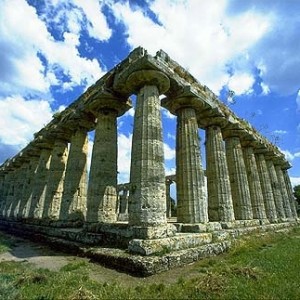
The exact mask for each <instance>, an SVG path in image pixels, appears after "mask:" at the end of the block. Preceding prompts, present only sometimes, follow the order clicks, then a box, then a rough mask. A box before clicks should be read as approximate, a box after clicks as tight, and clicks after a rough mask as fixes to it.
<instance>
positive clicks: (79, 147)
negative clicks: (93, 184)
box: [59, 129, 88, 221]
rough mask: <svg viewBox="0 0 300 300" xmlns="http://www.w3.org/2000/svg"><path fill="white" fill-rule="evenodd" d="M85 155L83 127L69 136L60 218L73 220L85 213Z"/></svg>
mask: <svg viewBox="0 0 300 300" xmlns="http://www.w3.org/2000/svg"><path fill="white" fill-rule="evenodd" d="M87 157H88V137H87V132H86V130H85V129H81V130H77V131H76V133H75V134H74V135H73V137H72V138H71V144H70V150H69V156H68V162H67V168H66V175H65V180H64V188H63V197H62V202H61V208H60V213H59V219H61V220H74V221H75V220H78V219H83V218H84V216H85V215H86V199H87Z"/></svg>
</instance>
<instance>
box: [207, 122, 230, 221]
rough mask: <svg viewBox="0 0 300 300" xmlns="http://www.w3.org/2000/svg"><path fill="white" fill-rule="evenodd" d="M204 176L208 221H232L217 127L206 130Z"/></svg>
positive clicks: (221, 140) (224, 159)
mask: <svg viewBox="0 0 300 300" xmlns="http://www.w3.org/2000/svg"><path fill="white" fill-rule="evenodd" d="M206 175H207V190H208V217H209V220H210V221H224V222H231V221H234V211H233V203H232V196H231V188H230V181H229V173H228V168H227V161H226V154H225V147H224V143H223V138H222V132H221V128H220V127H219V126H209V127H208V128H206Z"/></svg>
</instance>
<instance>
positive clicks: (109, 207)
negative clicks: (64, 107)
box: [86, 94, 129, 223]
mask: <svg viewBox="0 0 300 300" xmlns="http://www.w3.org/2000/svg"><path fill="white" fill-rule="evenodd" d="M127 109H129V106H128V104H127V102H124V100H123V99H120V98H117V97H114V96H113V95H109V94H108V95H98V96H97V98H95V107H94V109H93V111H92V112H93V113H94V115H95V117H96V118H97V124H96V128H95V137H94V146H93V152H92V160H91V168H90V175H89V184H88V199H87V216H86V222H90V223H92V222H105V223H112V222H115V221H116V220H117V212H116V208H117V191H116V188H117V117H118V116H120V115H122V114H123V113H124V112H125V111H126V110H127Z"/></svg>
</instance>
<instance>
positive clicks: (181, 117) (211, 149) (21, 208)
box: [0, 70, 297, 227]
mask: <svg viewBox="0 0 300 300" xmlns="http://www.w3.org/2000/svg"><path fill="white" fill-rule="evenodd" d="M169 85H170V81H169V79H168V77H167V76H166V75H164V74H163V73H162V72H158V71H152V70H142V71H136V72H134V73H132V74H131V75H130V76H129V77H128V78H127V81H126V86H128V89H129V90H130V91H132V92H134V93H135V94H136V95H137V103H136V112H135V116H134V130H133V142H132V155H131V170H130V191H129V201H128V215H129V224H130V225H133V226H146V227H149V226H150V227H151V226H158V225H159V226H162V225H166V223H167V218H166V211H167V207H166V183H165V171H164V154H163V140H162V122H161V113H160V98H159V96H160V95H161V94H163V93H164V92H166V91H167V90H168V89H169ZM172 101H173V102H174V103H175V102H176V99H172ZM193 101H194V100H193ZM193 101H191V99H188V98H185V97H181V98H180V101H179V105H178V107H177V109H176V112H175V113H176V115H177V136H176V143H177V144H176V169H177V172H176V173H177V174H176V177H177V178H176V183H177V205H178V207H177V218H178V221H179V222H184V223H206V222H208V221H224V222H231V221H234V220H251V219H261V220H266V219H268V220H269V221H271V222H276V221H277V220H278V219H285V218H296V216H297V215H296V209H295V204H294V199H293V196H292V191H291V185H290V181H289V177H288V175H287V171H286V170H285V169H282V167H281V166H280V165H279V164H278V163H277V161H273V160H272V157H269V156H267V155H265V154H264V153H260V152H259V151H256V150H255V148H253V147H251V146H250V145H248V146H247V145H243V146H242V144H241V140H240V138H239V135H236V134H235V133H234V132H233V131H232V132H231V131H226V132H225V131H224V130H223V132H222V128H221V125H220V124H219V123H218V121H217V120H215V119H214V118H210V119H209V122H207V124H206V127H205V131H206V165H207V166H206V170H207V171H206V172H207V191H208V195H206V194H205V193H206V192H205V191H206V188H205V179H204V171H203V168H202V165H201V152H200V141H199V135H198V120H197V116H198V112H197V111H196V108H195V107H193V105H191V103H193ZM198 102H200V101H199V99H197V103H198ZM128 108H129V107H128V106H127V105H125V104H124V102H121V101H120V99H118V98H115V97H113V96H111V95H106V96H105V97H104V96H103V95H102V96H99V99H98V101H97V102H96V104H95V107H94V108H93V109H94V110H93V111H94V114H95V118H96V119H97V122H96V129H95V138H94V147H93V152H92V160H91V167H90V175H89V182H88V185H87V165H86V161H87V144H88V140H87V129H85V128H81V129H79V130H77V131H76V132H75V133H74V134H73V135H72V137H70V139H57V140H55V141H53V143H48V144H47V145H44V146H41V149H40V152H39V155H38V156H34V155H33V156H32V157H31V158H30V160H28V161H27V162H24V164H23V165H22V166H21V167H19V168H18V169H15V170H14V171H8V172H7V173H6V174H5V175H4V178H3V179H2V188H1V191H2V192H1V210H0V213H1V215H2V216H7V217H9V216H15V217H25V218H56V219H59V220H69V219H72V218H73V219H77V218H78V217H80V216H82V215H84V217H85V218H86V221H87V222H110V223H111V222H115V221H116V219H117V214H116V210H117V197H118V195H117V194H118V193H117V190H116V188H117V122H116V120H117V117H118V116H120V115H122V114H123V113H124V112H125V111H126V110H127V109H128ZM223 138H225V143H224V140H223ZM68 142H70V147H69V148H68Z"/></svg>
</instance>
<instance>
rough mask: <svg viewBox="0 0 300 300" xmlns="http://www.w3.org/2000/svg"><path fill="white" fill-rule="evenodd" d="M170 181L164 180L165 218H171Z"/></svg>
mask: <svg viewBox="0 0 300 300" xmlns="http://www.w3.org/2000/svg"><path fill="white" fill-rule="evenodd" d="M172 183H173V181H172V180H169V179H167V180H166V201H167V202H166V205H167V218H171V216H172V214H171V184H172Z"/></svg>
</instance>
